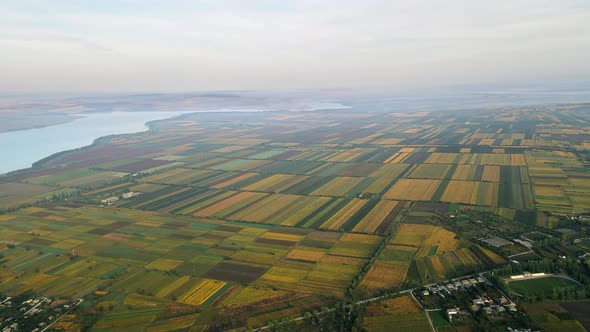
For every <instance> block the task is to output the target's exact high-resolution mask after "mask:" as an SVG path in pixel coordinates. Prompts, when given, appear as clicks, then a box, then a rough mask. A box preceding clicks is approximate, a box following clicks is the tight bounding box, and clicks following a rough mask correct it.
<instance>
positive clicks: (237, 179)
mask: <svg viewBox="0 0 590 332" xmlns="http://www.w3.org/2000/svg"><path fill="white" fill-rule="evenodd" d="M256 175H258V173H244V174H241V175H238V176H236V177H235V178H232V179H229V180H227V181H224V182H221V183H218V184H216V185H214V186H212V188H215V189H222V188H225V187H229V186H231V185H232V184H235V183H238V182H240V181H244V180H247V179H249V178H251V177H253V176H256Z"/></svg>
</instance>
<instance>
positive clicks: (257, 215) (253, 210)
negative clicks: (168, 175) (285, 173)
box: [230, 194, 303, 222]
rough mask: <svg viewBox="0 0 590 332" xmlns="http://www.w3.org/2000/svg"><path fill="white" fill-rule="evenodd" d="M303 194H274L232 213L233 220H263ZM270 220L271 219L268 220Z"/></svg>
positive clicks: (300, 197)
mask: <svg viewBox="0 0 590 332" xmlns="http://www.w3.org/2000/svg"><path fill="white" fill-rule="evenodd" d="M302 197H303V196H298V195H283V194H272V195H269V196H268V197H266V198H264V199H263V200H262V201H260V202H258V203H256V204H254V205H252V206H249V207H248V208H247V209H245V210H242V211H240V212H239V213H236V214H235V215H232V217H231V218H230V219H232V220H243V221H253V222H263V221H267V220H266V219H267V218H269V217H270V216H272V215H273V214H275V213H277V212H279V211H281V210H283V209H285V208H286V207H287V206H289V205H290V204H292V203H294V202H295V201H297V200H299V199H302ZM267 222H270V221H267Z"/></svg>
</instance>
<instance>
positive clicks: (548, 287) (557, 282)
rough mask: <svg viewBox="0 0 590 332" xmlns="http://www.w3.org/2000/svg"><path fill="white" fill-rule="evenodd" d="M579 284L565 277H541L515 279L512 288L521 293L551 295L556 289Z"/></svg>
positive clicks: (511, 284)
mask: <svg viewBox="0 0 590 332" xmlns="http://www.w3.org/2000/svg"><path fill="white" fill-rule="evenodd" d="M576 286H578V284H577V283H575V282H573V281H571V280H569V279H564V278H557V277H548V278H539V279H530V280H522V281H513V282H511V283H510V288H512V289H513V290H514V291H515V292H517V293H519V294H527V295H533V296H534V295H543V294H544V295H550V294H552V293H553V290H554V289H559V288H571V287H576Z"/></svg>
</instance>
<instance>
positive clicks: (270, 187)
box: [244, 174, 307, 192]
mask: <svg viewBox="0 0 590 332" xmlns="http://www.w3.org/2000/svg"><path fill="white" fill-rule="evenodd" d="M306 178H307V177H306V176H299V175H291V174H274V175H271V176H269V177H267V178H265V179H262V180H260V181H258V182H255V183H253V184H251V185H249V186H247V187H245V188H244V190H251V191H265V192H278V191H280V190H279V189H280V188H283V187H285V185H282V184H283V183H287V185H291V184H295V183H296V182H299V181H302V180H304V179H306Z"/></svg>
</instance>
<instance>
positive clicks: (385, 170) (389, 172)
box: [363, 164, 408, 194]
mask: <svg viewBox="0 0 590 332" xmlns="http://www.w3.org/2000/svg"><path fill="white" fill-rule="evenodd" d="M406 168H408V165H406V164H384V165H383V166H381V167H380V168H379V169H378V170H376V171H375V172H373V173H372V174H371V175H370V176H369V177H371V178H373V177H374V178H377V179H376V180H375V181H373V182H372V183H371V184H370V185H369V186H368V187H367V188H365V190H364V191H363V192H365V193H371V194H380V193H381V192H382V191H383V189H385V188H386V187H387V186H388V185H389V184H390V183H392V182H393V180H395V178H397V177H398V176H399V175H400V174H401V173H402V172H403V171H404V170H405V169H406Z"/></svg>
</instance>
